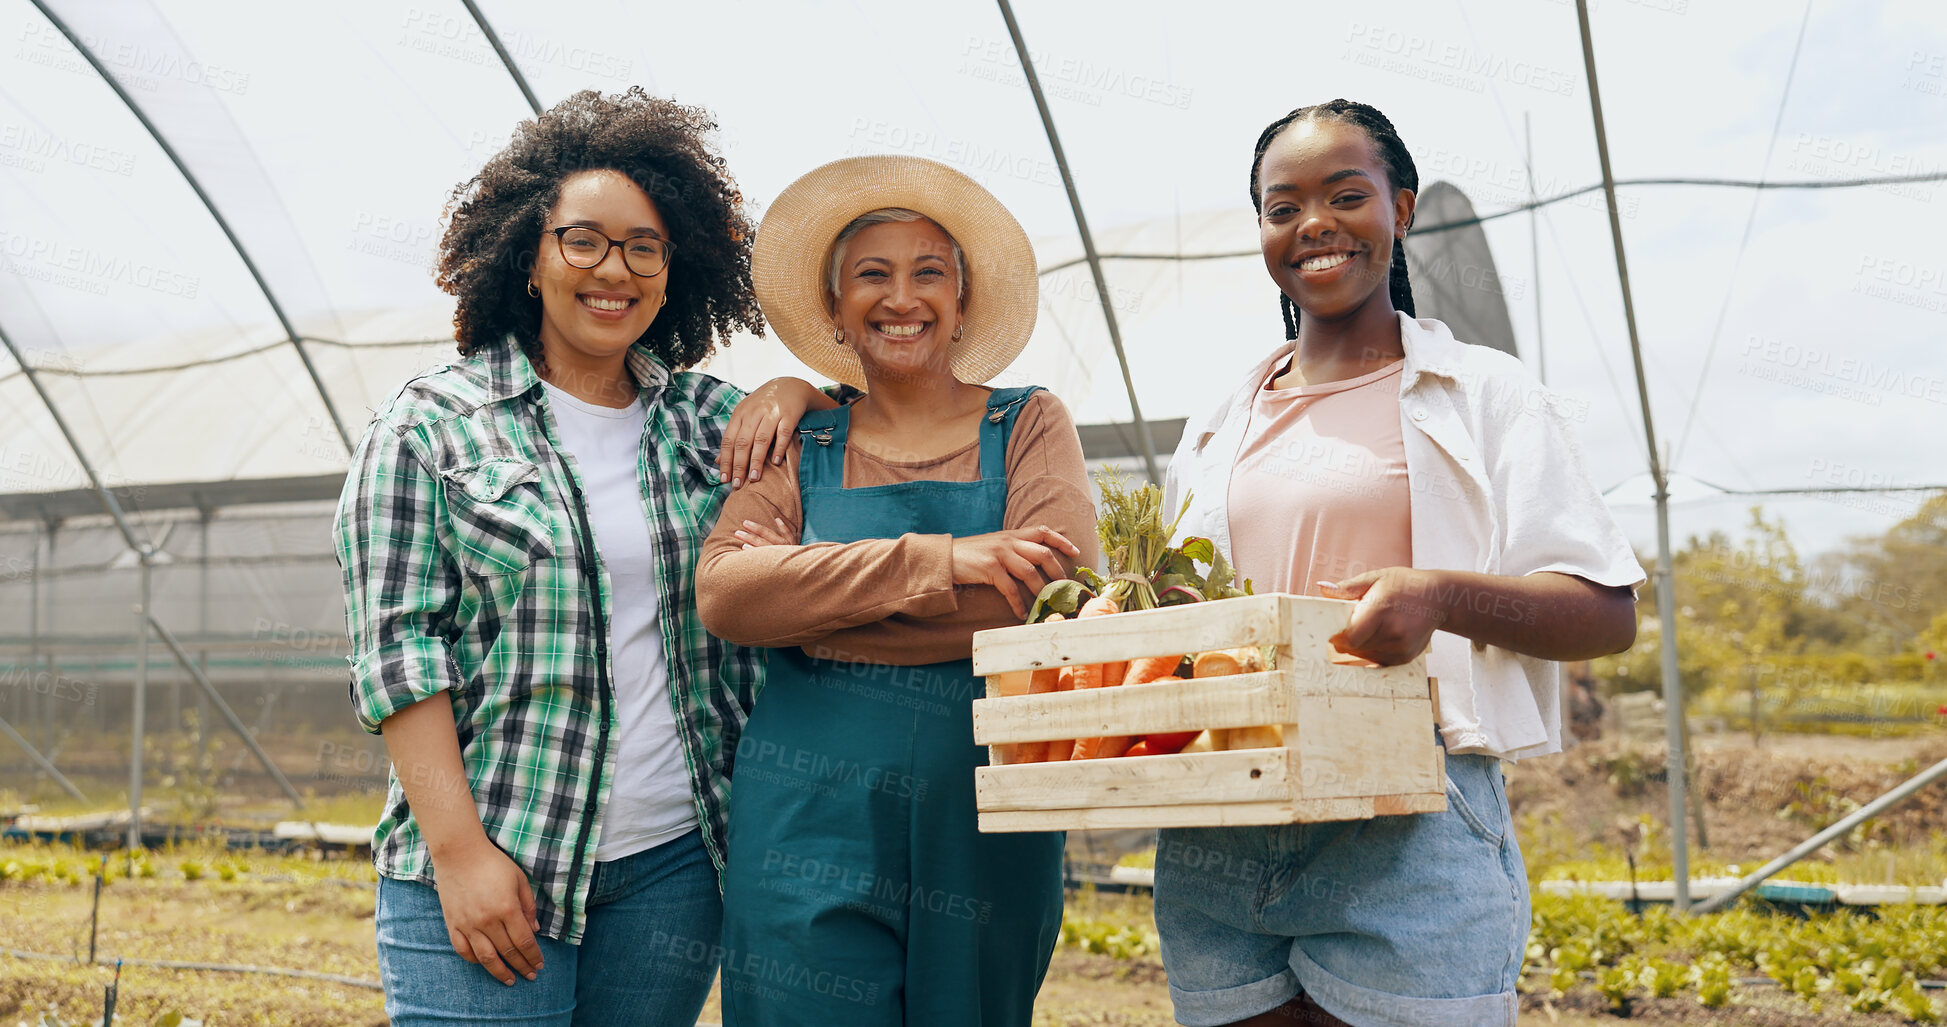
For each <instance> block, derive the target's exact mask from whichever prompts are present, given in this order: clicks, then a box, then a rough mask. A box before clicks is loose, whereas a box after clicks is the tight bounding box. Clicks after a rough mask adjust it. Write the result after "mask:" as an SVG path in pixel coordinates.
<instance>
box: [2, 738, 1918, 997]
mask: <svg viewBox="0 0 1947 1027" xmlns="http://www.w3.org/2000/svg"><path fill="white" fill-rule="evenodd" d="M1697 750H1698V752H1699V754H1700V757H1699V769H1698V774H1697V778H1696V780H1697V781H1698V787H1699V789H1700V793H1701V795H1702V796H1703V797H1704V800H1705V801H1704V807H1705V809H1704V819H1705V824H1706V827H1707V829H1708V832H1709V835H1710V842H1711V848H1710V850H1709V853H1708V856H1709V857H1710V858H1713V859H1716V860H1720V861H1724V862H1740V861H1742V862H1745V863H1747V864H1755V863H1756V862H1758V861H1762V860H1763V859H1767V858H1769V857H1771V856H1773V855H1776V854H1777V853H1779V852H1781V851H1783V850H1784V849H1786V848H1788V847H1790V846H1791V845H1792V844H1795V843H1796V842H1798V841H1800V840H1802V839H1803V838H1805V837H1807V836H1808V835H1809V834H1811V833H1812V831H1814V830H1816V828H1817V827H1818V826H1821V825H1822V824H1824V823H1826V822H1829V821H1830V820H1832V819H1836V817H1837V816H1840V815H1843V813H1844V811H1845V810H1846V809H1848V808H1849V804H1856V803H1863V802H1866V801H1869V800H1870V799H1871V798H1872V797H1874V796H1876V795H1878V794H1880V793H1881V792H1883V791H1885V790H1886V789H1887V788H1890V787H1892V786H1893V785H1894V784H1897V783H1898V782H1899V781H1901V780H1903V779H1905V778H1906V777H1908V776H1910V775H1911V774H1912V773H1914V772H1915V770H1916V769H1918V768H1922V767H1925V766H1928V765H1930V764H1932V763H1934V762H1936V761H1938V760H1940V759H1942V758H1947V738H1943V737H1941V735H1940V734H1939V733H1934V734H1932V735H1930V736H1920V737H1916V738H1856V737H1852V738H1832V737H1823V736H1796V735H1794V736H1773V737H1770V738H1767V739H1765V741H1764V742H1763V743H1762V744H1761V745H1760V746H1758V747H1755V748H1754V747H1753V746H1751V745H1750V743H1749V740H1748V739H1747V738H1742V737H1736V736H1723V737H1700V738H1699V739H1698V745H1697ZM1662 763H1663V754H1662V750H1661V747H1660V746H1629V745H1622V744H1618V743H1613V742H1602V743H1593V744H1589V745H1585V746H1582V747H1580V748H1578V749H1576V750H1573V751H1571V752H1569V753H1566V754H1564V755H1562V756H1558V757H1552V758H1549V759H1545V760H1536V761H1532V762H1529V763H1525V764H1521V765H1519V766H1517V767H1515V768H1514V769H1513V771H1512V773H1511V774H1510V777H1509V795H1510V799H1511V802H1512V804H1513V806H1514V809H1515V814H1516V821H1517V824H1518V825H1519V831H1520V833H1521V837H1522V842H1523V848H1524V850H1526V852H1527V854H1528V859H1529V862H1530V865H1531V867H1533V868H1534V869H1535V870H1537V871H1539V870H1541V869H1543V868H1544V867H1545V866H1547V865H1550V864H1552V863H1557V862H1560V861H1563V860H1567V859H1578V858H1586V857H1587V856H1588V855H1589V854H1590V853H1591V852H1592V851H1596V850H1599V849H1601V848H1602V847H1604V846H1606V847H1608V849H1609V851H1615V849H1616V848H1617V847H1618V846H1620V845H1622V844H1623V843H1624V842H1625V841H1631V840H1634V841H1640V837H1641V836H1640V831H1641V823H1642V821H1641V818H1642V817H1643V816H1645V815H1647V816H1648V817H1649V819H1650V821H1651V822H1652V823H1653V824H1656V825H1659V828H1658V829H1661V827H1660V825H1662V823H1663V819H1664V818H1663V814H1664V805H1665V800H1664V782H1663V776H1662ZM1943 827H1947V785H1936V786H1935V787H1933V788H1931V789H1929V790H1928V791H1927V792H1924V793H1922V794H1921V795H1920V796H1918V797H1916V798H1915V800H1914V801H1913V802H1911V803H1909V804H1908V805H1907V806H1905V807H1903V808H1902V809H1900V810H1898V811H1896V812H1894V813H1891V814H1888V815H1886V816H1884V817H1882V818H1880V819H1879V820H1878V821H1875V822H1874V823H1873V824H1872V825H1870V827H1869V828H1868V830H1867V831H1865V832H1863V833H1862V834H1860V835H1859V837H1857V838H1856V839H1854V840H1853V848H1852V849H1851V850H1850V851H1841V852H1839V853H1838V854H1836V855H1835V854H1833V853H1826V854H1824V855H1823V857H1822V858H1827V859H1837V860H1839V861H1840V863H1841V865H1842V867H1843V868H1844V869H1846V870H1847V872H1848V875H1849V876H1851V877H1853V879H1859V878H1858V874H1857V873H1855V871H1858V870H1861V869H1864V870H1874V869H1876V868H1878V867H1880V866H1881V865H1882V863H1883V864H1884V866H1885V870H1884V874H1885V876H1886V877H1888V878H1890V879H1901V880H1905V879H1907V878H1910V877H1913V876H1915V875H1922V876H1924V875H1932V876H1931V877H1928V878H1927V880H1928V881H1929V882H1930V883H1936V884H1937V883H1940V878H1941V877H1943V876H1947V871H1943V870H1941V869H1940V867H1941V860H1942V858H1943V855H1942V854H1943V853H1947V841H1943V840H1942V839H1941V838H1940V836H1939V835H1938V834H1937V832H1940V831H1941V830H1942V829H1943ZM1141 844H1142V835H1141V834H1140V833H1136V834H1124V835H1121V836H1103V837H1096V838H1077V839H1076V845H1077V846H1083V847H1086V848H1085V849H1078V850H1077V851H1078V854H1080V853H1081V852H1082V851H1086V852H1088V853H1090V854H1092V856H1093V858H1095V859H1108V858H1111V857H1113V856H1114V855H1116V854H1118V853H1119V852H1122V851H1126V850H1128V849H1130V848H1133V847H1137V846H1140V845H1141ZM4 858H5V857H4V855H0V860H3V859H4ZM158 863H159V865H161V866H162V869H163V872H162V873H161V875H160V876H158V877H157V878H154V879H149V880H119V881H114V882H112V883H111V884H110V885H109V887H108V888H107V889H105V891H104V893H103V898H102V911H101V928H100V933H99V936H98V938H97V939H96V944H97V948H98V950H99V951H100V952H102V953H104V954H108V955H119V956H127V957H147V958H157V959H185V960H198V961H210V962H224V963H241V964H252V965H259V966H279V967H293V968H302V969H307V970H314V971H320V972H325V973H335V974H344V975H348V976H352V977H359V978H373V977H375V976H376V966H375V964H374V960H373V956H372V920H371V915H372V897H373V892H372V890H371V888H370V887H369V885H368V884H367V883H365V882H363V881H360V880H355V879H353V878H355V877H357V876H358V874H357V872H356V868H355V867H347V868H343V869H332V870H330V871H328V872H327V873H325V875H324V876H325V878H326V879H323V880H319V879H317V878H316V877H314V876H309V875H290V876H287V877H285V878H284V879H279V877H278V875H276V874H257V875H250V876H247V877H246V878H244V879H240V880H237V881H228V882H224V881H218V880H215V879H213V878H208V877H206V878H204V879H203V880H199V881H189V880H184V879H183V878H182V877H181V876H180V874H177V875H174V876H173V877H172V876H171V874H170V872H169V871H170V869H171V866H172V864H169V863H168V862H167V861H164V860H160V859H159V860H158ZM1907 883H1919V882H1918V881H1908V882H1907ZM89 898H90V889H89V888H88V887H86V886H75V885H61V884H49V883H28V884H23V883H19V882H4V883H0V938H3V939H4V943H0V948H6V949H19V950H25V951H30V952H45V953H55V954H60V955H71V954H74V953H85V952H86V948H87V922H88V903H89ZM1125 909H1126V906H1125ZM111 974H112V971H110V970H109V969H108V968H105V967H87V966H81V965H77V964H76V963H72V962H66V963H63V962H48V961H37V960H23V959H13V958H9V957H6V956H4V955H0V1024H12V1023H14V1022H16V1021H18V1022H22V1023H28V1024H31V1023H34V1022H35V1019H36V1017H37V1016H38V1015H39V1013H40V1012H42V1011H54V1012H56V1013H58V1014H59V1015H60V1016H61V1017H62V1018H63V1019H64V1020H66V1021H67V1022H69V1023H77V1022H99V1020H100V1016H101V989H102V986H103V985H105V984H106V983H107V981H108V979H109V978H110V976H111ZM1737 994H1738V1000H1737V1003H1736V1004H1735V1005H1733V1006H1731V1007H1729V1008H1726V1009H1721V1010H1706V1009H1703V1008H1701V1007H1700V1006H1698V1005H1697V1004H1696V1002H1695V1000H1694V998H1692V997H1678V998H1673V999H1667V1000H1658V1001H1639V1002H1637V1003H1635V1004H1634V1006H1633V1007H1632V1008H1631V1009H1630V1010H1629V1019H1632V1020H1635V1021H1637V1022H1642V1023H1651V1024H1684V1025H1719V1024H1723V1025H1729V1024H1740V1025H1745V1024H1748V1025H1770V1027H1811V1025H1813V1024H1821V1025H1823V1024H1835V1025H1862V1027H1863V1025H1886V1024H1894V1023H1899V1022H1902V1021H1900V1020H1899V1019H1898V1018H1895V1017H1892V1016H1862V1015H1856V1014H1843V1013H1835V1012H1833V1011H1830V1010H1828V1011H1824V1012H1815V1011H1814V1010H1812V1009H1811V1007H1809V1006H1808V1005H1806V1004H1805V1003H1803V1002H1801V1001H1799V1000H1797V999H1794V998H1791V997H1789V996H1786V995H1784V994H1782V993H1780V992H1778V991H1777V990H1776V989H1768V988H1741V989H1739V991H1738V993H1737ZM121 995H122V999H121V1002H120V1011H121V1012H122V1013H123V1014H124V1015H126V1016H128V1017H129V1021H130V1022H134V1023H147V1022H148V1021H149V1019H150V1018H151V1017H153V1016H154V1015H155V1014H157V1013H159V1012H161V1011H163V1010H164V1009H166V1008H177V1009H180V1010H181V1011H182V1012H184V1013H185V1014H187V1015H189V1016H192V1017H197V1018H200V1019H201V1020H202V1021H203V1022H204V1023H205V1024H206V1025H210V1027H215V1025H218V1024H266V1025H271V1024H274V1025H278V1027H314V1025H315V1027H324V1025H339V1024H358V1025H367V1024H370V1025H376V1024H382V1023H384V1016H383V1012H382V1008H381V1005H380V999H379V996H378V994H377V993H376V992H373V991H370V990H365V989H360V988H356V987H350V986H346V985H342V984H333V983H326V982H320V981H301V980H293V979H289V978H280V977H267V976H247V975H240V974H228V973H210V972H198V971H188V970H165V969H154V968H144V967H129V968H126V969H125V970H124V971H123V974H122V992H121ZM1936 1005H1937V1006H1940V1005H1944V1004H1943V1003H1941V1002H1940V1001H1939V999H1938V998H1937V999H1936ZM717 1016H718V1012H717V1007H716V1004H715V1000H714V997H713V998H712V1002H711V1005H710V1006H709V1007H707V1008H706V1010H705V1012H704V1021H705V1022H715V1020H716V1019H717ZM91 1018H92V1019H91ZM1173 1022H1174V1021H1173V1018H1172V1017H1171V1015H1170V1006H1169V996H1168V989H1167V984H1166V982H1165V979H1164V975H1163V969H1162V966H1161V964H1160V963H1159V962H1157V960H1156V959H1155V958H1154V957H1153V956H1149V957H1142V958H1136V959H1114V958H1110V957H1107V956H1100V955H1091V954H1088V953H1084V952H1080V951H1077V950H1075V949H1071V948H1063V949H1061V950H1059V951H1058V952H1057V953H1056V956H1055V961H1054V965H1053V968H1052V969H1051V970H1050V973H1049V976H1048V981H1047V984H1046V986H1045V987H1044V988H1043V989H1042V993H1041V998H1040V1002H1039V1004H1038V1007H1037V1010H1036V1014H1035V1025H1036V1027H1084V1025H1087V1027H1098V1025H1101V1027H1151V1025H1155V1027H1165V1025H1168V1024H1171V1023H1173ZM1521 1022H1522V1024H1523V1027H1530V1025H1542V1024H1548V1025H1556V1024H1562V1025H1569V1027H1592V1025H1596V1024H1602V1025H1610V1024H1615V1023H1617V1022H1618V1017H1617V1016H1616V1015H1614V1014H1613V1013H1612V1012H1611V1011H1610V1010H1609V1009H1608V1008H1607V1006H1606V1004H1605V1003H1604V1002H1603V1000H1602V999H1600V998H1599V997H1597V996H1596V995H1595V994H1594V992H1593V991H1590V990H1587V989H1579V990H1578V991H1576V992H1573V993H1571V994H1569V995H1567V996H1564V997H1562V998H1559V999H1555V1000H1553V1001H1550V1000H1548V999H1547V998H1545V997H1543V996H1539V995H1531V996H1528V997H1527V998H1526V999H1525V1000H1524V1009H1523V1013H1522V1017H1521Z"/></svg>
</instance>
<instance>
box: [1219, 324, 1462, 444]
mask: <svg viewBox="0 0 1947 1027" xmlns="http://www.w3.org/2000/svg"><path fill="white" fill-rule="evenodd" d="M1394 316H1396V317H1397V318H1399V340H1400V347H1401V348H1402V349H1404V350H1405V351H1406V361H1405V363H1406V366H1405V367H1403V368H1401V369H1400V380H1399V391H1400V393H1401V394H1402V395H1404V394H1405V393H1407V392H1408V391H1410V390H1411V389H1412V388H1413V386H1414V385H1415V384H1416V383H1418V381H1419V380H1420V376H1421V375H1423V374H1427V375H1435V376H1438V377H1441V378H1446V379H1448V380H1450V381H1451V380H1457V379H1458V378H1459V373H1458V371H1457V369H1456V367H1457V364H1458V362H1459V359H1460V357H1461V355H1462V354H1461V349H1460V347H1461V343H1460V341H1459V340H1457V339H1455V338H1454V337H1453V332H1452V331H1450V330H1449V329H1448V328H1447V326H1446V325H1445V324H1444V323H1442V322H1440V321H1436V320H1433V319H1432V318H1427V319H1426V320H1424V321H1421V320H1415V319H1414V318H1412V317H1409V316H1407V314H1406V313H1405V312H1404V311H1395V312H1394ZM1297 345H1298V344H1297V343H1296V342H1293V341H1292V340H1289V339H1287V340H1285V341H1284V343H1283V344H1281V345H1279V346H1278V348H1277V349H1275V350H1273V351H1272V352H1271V355H1270V356H1268V357H1265V358H1264V359H1263V360H1260V361H1258V363H1257V365H1256V366H1255V367H1253V368H1251V373H1250V376H1249V378H1248V379H1246V380H1245V382H1244V385H1243V387H1242V388H1241V389H1239V390H1238V391H1237V393H1236V394H1235V395H1233V396H1232V397H1231V399H1230V402H1228V403H1225V404H1224V405H1222V406H1220V407H1218V408H1217V409H1216V410H1214V411H1212V412H1211V414H1210V416H1209V417H1208V418H1207V419H1205V421H1204V422H1203V424H1202V425H1200V426H1199V427H1198V428H1197V434H1198V439H1197V446H1198V448H1202V446H1203V444H1204V443H1205V442H1207V441H1209V439H1210V437H1211V436H1213V435H1215V434H1216V433H1217V431H1218V429H1220V428H1222V427H1223V426H1224V422H1225V421H1227V420H1229V419H1230V417H1231V416H1232V415H1233V414H1236V413H1238V412H1240V411H1242V410H1247V409H1249V408H1250V403H1251V399H1252V397H1253V396H1255V395H1256V393H1257V390H1258V388H1259V387H1260V386H1262V385H1263V384H1264V378H1265V376H1266V375H1268V374H1270V373H1271V369H1272V368H1274V367H1276V366H1278V365H1279V364H1281V363H1283V362H1284V361H1285V360H1286V358H1288V357H1290V356H1291V352H1292V350H1293V349H1295V348H1296V347H1297Z"/></svg>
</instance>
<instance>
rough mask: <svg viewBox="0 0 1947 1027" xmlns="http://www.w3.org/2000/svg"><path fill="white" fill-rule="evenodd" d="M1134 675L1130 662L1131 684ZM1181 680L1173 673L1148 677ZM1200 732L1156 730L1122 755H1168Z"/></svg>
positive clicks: (1160, 680) (1154, 681) (1156, 681)
mask: <svg viewBox="0 0 1947 1027" xmlns="http://www.w3.org/2000/svg"><path fill="white" fill-rule="evenodd" d="M1170 669H1171V670H1172V671H1173V670H1175V669H1176V664H1174V663H1172V664H1171V665H1170ZM1135 677H1136V671H1135V663H1134V662H1131V664H1130V669H1129V678H1130V683H1131V684H1134V683H1135ZM1182 680H1183V679H1182V678H1181V677H1178V676H1177V675H1175V674H1164V675H1162V676H1160V677H1156V678H1152V679H1150V683H1151V684H1162V683H1164V682H1166V681H1182ZM1200 734H1203V732H1202V731H1158V732H1156V733H1154V734H1151V735H1149V736H1148V737H1146V738H1144V739H1143V740H1142V741H1140V742H1137V743H1136V744H1135V745H1134V746H1133V747H1132V748H1130V750H1129V751H1128V752H1126V753H1124V754H1123V755H1125V756H1166V755H1169V754H1170V753H1177V752H1182V751H1183V747H1184V746H1186V745H1189V744H1190V743H1191V742H1194V741H1196V738H1197V736H1198V735H1200Z"/></svg>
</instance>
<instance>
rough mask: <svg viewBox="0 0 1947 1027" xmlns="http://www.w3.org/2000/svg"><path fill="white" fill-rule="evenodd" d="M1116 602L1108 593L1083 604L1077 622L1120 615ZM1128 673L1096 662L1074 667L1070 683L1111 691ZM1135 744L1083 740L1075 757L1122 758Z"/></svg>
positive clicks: (1126, 740)
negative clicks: (1113, 614)
mask: <svg viewBox="0 0 1947 1027" xmlns="http://www.w3.org/2000/svg"><path fill="white" fill-rule="evenodd" d="M1120 612H1121V610H1120V609H1119V608H1118V607H1117V604H1116V600H1115V599H1114V598H1113V597H1112V596H1110V595H1107V594H1104V595H1099V596H1096V597H1095V598H1094V599H1091V600H1089V601H1088V602H1086V603H1083V604H1082V612H1080V613H1078V614H1076V615H1075V618H1076V619H1077V620H1080V619H1082V618H1085V617H1106V616H1108V615H1109V614H1112V613H1120ZM1128 673H1129V664H1128V663H1127V662H1124V661H1119V662H1116V663H1097V664H1091V665H1088V666H1080V667H1075V668H1073V670H1072V672H1071V673H1070V675H1069V680H1070V681H1071V682H1072V683H1073V686H1074V687H1075V688H1108V687H1110V686H1112V685H1120V684H1122V679H1123V678H1124V677H1125V676H1127V674H1128ZM1134 742H1135V739H1134V738H1083V739H1081V740H1079V741H1077V742H1076V743H1075V755H1074V758H1075V759H1078V760H1089V759H1098V758H1101V757H1102V756H1105V755H1108V756H1120V755H1122V754H1123V753H1124V752H1125V751H1127V750H1128V748H1129V746H1130V745H1131V744H1133V743H1134Z"/></svg>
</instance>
